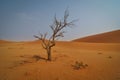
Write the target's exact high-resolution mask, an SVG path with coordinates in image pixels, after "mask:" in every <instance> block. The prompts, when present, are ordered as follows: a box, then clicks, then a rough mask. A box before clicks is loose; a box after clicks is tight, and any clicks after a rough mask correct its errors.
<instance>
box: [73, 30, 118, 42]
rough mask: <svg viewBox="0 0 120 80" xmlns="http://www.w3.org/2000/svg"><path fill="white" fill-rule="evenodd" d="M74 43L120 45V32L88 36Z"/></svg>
mask: <svg viewBox="0 0 120 80" xmlns="http://www.w3.org/2000/svg"><path fill="white" fill-rule="evenodd" d="M73 41H77V42H95V43H120V30H116V31H111V32H106V33H102V34H97V35H93V36H88V37H84V38H80V39H76V40H73Z"/></svg>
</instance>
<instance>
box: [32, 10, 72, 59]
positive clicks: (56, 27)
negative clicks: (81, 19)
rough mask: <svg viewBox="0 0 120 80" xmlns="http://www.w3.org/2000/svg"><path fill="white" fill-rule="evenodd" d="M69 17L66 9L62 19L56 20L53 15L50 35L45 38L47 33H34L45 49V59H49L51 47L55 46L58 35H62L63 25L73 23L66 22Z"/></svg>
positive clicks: (68, 25) (66, 25) (67, 25)
mask: <svg viewBox="0 0 120 80" xmlns="http://www.w3.org/2000/svg"><path fill="white" fill-rule="evenodd" d="M68 17H69V12H68V10H66V11H65V13H64V19H63V20H58V19H57V18H56V16H55V17H54V22H53V25H50V28H51V29H52V35H51V36H50V37H49V38H48V39H47V33H45V34H41V33H40V35H39V36H37V35H34V37H35V38H38V39H39V40H41V44H42V47H43V48H44V49H45V50H46V51H47V55H48V58H47V60H49V61H51V48H52V47H53V46H55V44H56V39H57V38H59V37H64V36H63V33H65V32H64V31H63V29H64V28H65V27H70V26H72V25H74V24H73V22H74V21H71V22H68V21H67V19H68Z"/></svg>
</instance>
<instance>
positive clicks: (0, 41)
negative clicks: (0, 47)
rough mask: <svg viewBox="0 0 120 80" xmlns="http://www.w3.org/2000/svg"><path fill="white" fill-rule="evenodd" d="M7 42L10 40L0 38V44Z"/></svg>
mask: <svg viewBox="0 0 120 80" xmlns="http://www.w3.org/2000/svg"><path fill="white" fill-rule="evenodd" d="M9 42H11V41H6V40H0V44H1V43H9Z"/></svg>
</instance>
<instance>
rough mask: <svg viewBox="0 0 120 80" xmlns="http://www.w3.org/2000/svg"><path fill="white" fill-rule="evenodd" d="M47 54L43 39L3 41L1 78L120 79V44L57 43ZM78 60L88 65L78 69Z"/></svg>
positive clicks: (3, 79) (48, 79)
mask: <svg viewBox="0 0 120 80" xmlns="http://www.w3.org/2000/svg"><path fill="white" fill-rule="evenodd" d="M31 43H32V44H31ZM34 55H38V56H40V57H41V59H40V60H38V61H36V59H35V58H33V56H34ZM46 57H47V54H46V51H45V50H44V49H43V48H42V47H41V44H40V42H39V41H33V42H17V43H5V44H4V43H3V44H0V80H119V79H120V62H119V61H120V43H107V44H106V43H82V42H57V43H56V46H55V47H53V48H52V61H51V62H47V61H46V60H45V59H44V58H46ZM76 61H78V62H83V64H87V65H88V67H86V68H82V69H79V70H75V69H74V68H73V66H72V65H74V64H75V62H76Z"/></svg>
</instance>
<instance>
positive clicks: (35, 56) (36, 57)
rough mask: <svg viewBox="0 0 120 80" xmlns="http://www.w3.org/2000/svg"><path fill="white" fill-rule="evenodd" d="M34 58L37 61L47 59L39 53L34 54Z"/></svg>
mask: <svg viewBox="0 0 120 80" xmlns="http://www.w3.org/2000/svg"><path fill="white" fill-rule="evenodd" d="M32 58H34V59H35V60H36V61H39V60H45V61H47V59H46V58H44V57H41V56H38V55H33V56H32Z"/></svg>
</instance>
